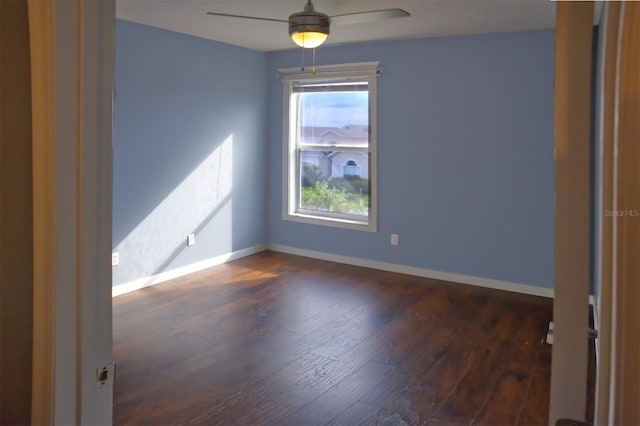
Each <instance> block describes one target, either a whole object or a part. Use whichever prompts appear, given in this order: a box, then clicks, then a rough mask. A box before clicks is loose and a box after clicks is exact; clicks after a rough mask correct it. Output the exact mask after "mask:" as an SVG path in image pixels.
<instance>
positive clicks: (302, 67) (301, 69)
mask: <svg viewBox="0 0 640 426" xmlns="http://www.w3.org/2000/svg"><path fill="white" fill-rule="evenodd" d="M300 50H301V51H302V66H301V67H300V72H304V48H303V47H301V48H300Z"/></svg>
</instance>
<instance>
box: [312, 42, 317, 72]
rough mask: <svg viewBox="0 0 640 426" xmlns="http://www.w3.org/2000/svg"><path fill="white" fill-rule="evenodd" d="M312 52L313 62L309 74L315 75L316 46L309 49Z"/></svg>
mask: <svg viewBox="0 0 640 426" xmlns="http://www.w3.org/2000/svg"><path fill="white" fill-rule="evenodd" d="M311 51H312V52H313V63H312V64H311V74H313V75H316V48H315V47H314V48H313V49H311Z"/></svg>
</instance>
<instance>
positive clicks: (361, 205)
mask: <svg viewBox="0 0 640 426" xmlns="http://www.w3.org/2000/svg"><path fill="white" fill-rule="evenodd" d="M301 201H302V207H303V208H307V209H312V210H323V211H329V212H340V213H352V214H366V213H367V211H368V209H369V195H368V194H364V195H361V194H348V193H347V191H345V190H344V189H337V188H330V187H329V183H328V182H327V181H319V182H316V184H315V185H314V186H313V187H303V188H302V200H301Z"/></svg>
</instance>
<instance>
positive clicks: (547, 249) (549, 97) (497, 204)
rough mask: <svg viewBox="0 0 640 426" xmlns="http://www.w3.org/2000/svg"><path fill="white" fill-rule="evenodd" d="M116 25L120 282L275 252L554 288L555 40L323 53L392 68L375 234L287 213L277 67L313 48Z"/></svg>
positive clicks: (381, 125) (483, 40)
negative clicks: (276, 48) (268, 48)
mask: <svg viewBox="0 0 640 426" xmlns="http://www.w3.org/2000/svg"><path fill="white" fill-rule="evenodd" d="M116 30H117V32H116V34H117V46H116V91H117V92H116V102H115V124H114V212H113V217H114V242H113V245H114V250H116V251H119V252H120V256H121V259H120V262H121V263H120V266H118V267H117V268H114V285H118V284H121V283H124V282H128V281H131V280H135V279H139V278H145V277H147V276H149V275H152V274H157V273H160V272H163V271H167V270H171V269H174V268H177V267H180V266H184V265H188V264H190V263H193V262H197V261H199V260H203V259H208V258H210V257H213V256H216V255H219V254H224V253H228V252H231V251H236V250H240V249H243V248H246V247H251V246H253V245H256V244H261V243H266V242H269V243H273V244H281V245H286V246H291V247H297V248H303V249H310V250H318V251H323V252H328V253H335V254H339V255H345V256H354V257H359V258H365V259H372V260H378V261H384V262H390V263H394V264H403V265H410V266H416V267H422V268H428V269H434V270H438V271H442V272H451V273H457V274H465V275H472V276H477V277H481V278H491V279H498V280H505V281H511V282H516V283H523V284H531V285H538V286H542V287H552V286H553V284H552V283H553V199H554V195H553V61H554V58H553V52H554V39H553V32H552V31H532V32H520V33H505V34H490V35H481V36H464V37H448V38H438V39H426V40H414V41H398V42H384V43H370V44H359V45H347V46H341V47H323V48H321V49H319V50H318V64H333V63H348V62H360V61H378V60H379V61H381V64H382V69H383V72H382V75H381V77H380V78H379V82H378V83H379V87H378V88H379V93H378V116H379V122H378V136H379V146H378V149H379V169H378V171H379V190H378V196H379V217H378V223H379V226H378V228H379V229H378V232H377V233H369V232H359V231H349V230H344V229H338V228H330V227H322V226H317V225H307V224H302V223H297V222H288V221H283V220H282V219H281V217H282V198H281V197H282V143H283V142H282V82H281V79H280V77H279V76H278V75H277V69H278V68H287V67H295V66H299V65H300V52H299V51H298V50H290V51H284V52H276V53H271V54H263V53H260V52H255V51H251V50H248V49H242V48H238V47H233V46H229V45H225V44H221V43H217V42H213V41H209V40H204V39H199V38H195V37H190V36H186V35H182V34H177V33H173V32H169V31H165V30H159V29H155V28H151V27H146V26H143V25H139V24H134V23H130V22H126V21H118V22H117V28H116ZM194 231H195V232H196V235H197V237H196V245H195V246H193V247H188V248H187V247H186V246H185V238H186V234H187V233H189V232H194ZM391 233H397V234H399V235H400V246H399V247H392V246H390V244H389V236H390V234H391Z"/></svg>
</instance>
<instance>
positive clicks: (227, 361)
mask: <svg viewBox="0 0 640 426" xmlns="http://www.w3.org/2000/svg"><path fill="white" fill-rule="evenodd" d="M257 3H258V2H248V4H250V5H251V7H247V8H246V10H244V9H242V11H244V13H245V14H248V15H251V13H253V14H254V15H257V16H263V17H278V16H286V13H280V14H278V13H277V12H276V11H275V10H274V11H271V10H269V9H270V8H274V9H281V8H282V9H283V10H285V9H286V6H288V5H289V4H290V3H291V4H292V3H293V2H282V3H283V4H284V5H280V4H275V3H276V2H274V3H273V4H271V5H270V6H259V5H257ZM391 3H393V5H392V6H393V7H396V6H398V5H399V4H400V2H389V4H391ZM404 3H406V9H407V10H408V11H412V10H413V14H412V16H411V17H402V18H397V19H389V20H388V22H385V21H381V22H379V23H375V24H366V23H364V24H354V25H349V26H344V27H339V26H332V28H331V31H332V33H331V34H330V35H329V38H328V40H327V45H326V46H321V47H319V48H317V51H316V52H315V61H316V65H317V67H318V69H317V70H316V74H313V73H311V72H310V71H311V67H312V66H314V64H313V63H312V61H313V57H312V53H313V52H311V50H303V49H300V48H296V46H295V45H293V43H292V42H291V40H290V39H289V37H288V34H287V32H286V30H287V28H286V25H283V24H280V23H273V22H266V23H265V22H256V21H248V22H247V21H246V20H243V19H242V18H230V17H221V16H214V15H204V12H228V13H231V12H233V10H234V9H232V8H231V7H230V6H228V7H227V5H225V4H224V3H216V2H212V3H210V4H207V6H206V7H205V8H204V9H203V10H202V11H200V10H199V9H197V8H195V6H194V7H192V8H187V10H185V11H179V10H177V9H176V10H174V11H173V12H174V13H176V14H177V16H174V18H173V20H168V19H167V17H168V16H169V12H170V10H169V9H167V10H163V9H162V6H160V5H158V6H156V5H155V4H154V5H153V6H151V5H150V4H147V3H133V4H129V3H123V4H122V5H120V4H118V9H117V16H120V17H122V19H119V20H118V21H117V22H116V61H115V62H116V75H115V91H116V95H115V104H114V113H115V117H114V128H113V129H114V130H113V149H114V162H113V166H114V189H113V191H114V192H113V193H114V198H113V202H114V208H113V212H114V214H113V223H114V226H113V244H114V248H113V251H114V252H115V253H117V256H118V259H117V263H118V264H117V265H116V266H114V267H113V285H114V287H113V289H114V294H116V295H117V296H116V297H115V299H114V314H113V318H114V359H115V361H116V363H117V366H118V377H117V380H116V383H115V385H114V386H115V394H114V422H115V423H116V424H127V423H130V424H158V423H164V422H166V423H168V424H178V423H188V424H253V423H255V424H274V425H276V424H360V423H364V424H376V423H379V424H422V423H424V422H428V423H443V424H468V423H482V424H544V423H546V422H547V416H548V398H549V386H550V365H551V346H550V345H549V344H548V343H547V342H546V336H547V332H548V329H549V321H550V320H551V318H552V298H551V297H552V295H553V264H554V259H553V244H554V226H553V224H554V170H553V167H554V90H553V88H554V30H553V23H554V21H553V19H550V20H547V21H544V20H543V19H542V17H545V15H544V13H547V12H551V15H550V16H551V17H552V16H553V10H554V6H553V4H551V3H548V4H539V3H538V4H536V3H535V2H534V3H529V4H526V3H525V4H521V5H517V4H508V3H507V2H498V3H492V4H491V5H492V6H491V7H495V8H496V11H501V13H504V14H505V15H508V16H509V17H508V18H507V17H506V16H505V17H504V19H503V20H502V21H500V19H498V18H496V17H495V16H494V17H492V18H491V20H493V21H494V24H493V25H495V26H494V27H492V26H490V25H489V24H487V23H485V24H484V26H483V27H482V28H483V29H482V30H478V29H476V30H475V31H482V32H483V34H474V33H473V32H474V30H473V29H466V28H465V26H463V25H460V24H458V23H456V22H455V21H453V22H450V23H447V22H443V23H441V24H442V25H443V27H446V26H447V25H450V26H451V29H444V28H443V29H442V30H441V33H440V34H437V36H435V35H434V36H432V37H426V38H425V37H422V38H419V39H409V40H391V41H388V40H384V38H385V33H386V32H389V33H391V34H392V36H391V37H393V34H395V33H394V31H396V30H397V28H398V26H399V27H402V26H406V25H417V26H418V27H420V28H422V26H421V25H420V23H419V22H418V23H416V22H414V20H419V19H421V18H422V19H424V18H425V17H424V16H423V15H421V14H420V7H421V6H419V4H418V2H404ZM404 3H403V4H404ZM438 5H439V6H438ZM295 6H298V5H297V4H295ZM322 6H325V10H328V12H327V13H329V12H331V13H335V12H336V11H339V10H340V9H339V7H340V5H338V4H337V3H336V4H333V3H331V2H326V4H324V3H322V2H318V4H317V5H316V8H317V9H318V10H321V7H322ZM350 6H351V8H350V9H349V10H358V9H363V10H368V9H380V8H381V7H380V5H378V4H377V3H375V2H370V3H367V2H360V3H358V2H353V5H350ZM431 6H432V7H433V8H436V10H437V7H441V8H443V9H445V10H443V11H439V12H440V13H446V12H447V10H446V9H447V7H453V6H455V5H453V4H449V6H447V5H446V4H441V3H432V4H431ZM398 7H399V6H398ZM491 7H489V5H486V6H481V5H477V6H474V7H472V5H471V4H470V3H467V4H465V6H464V7H461V8H460V9H456V10H457V11H458V12H459V13H466V15H465V16H468V19H470V20H472V21H473V23H470V24H469V25H468V26H469V27H470V28H475V27H474V25H477V26H478V28H479V27H481V26H482V25H481V24H482V23H483V20H484V19H486V20H489V19H490V17H489V15H491V14H493V13H494V12H496V11H493V9H492V8H491ZM155 8H158V10H155V11H150V10H149V9H155ZM331 8H333V9H331ZM476 8H477V9H476ZM510 8H513V10H510ZM528 8H530V9H528ZM428 9H429V10H432V9H431V8H428ZM290 10H291V11H295V10H297V8H296V7H293V8H292V9H290ZM196 12H198V13H199V15H198V16H199V18H200V19H202V20H203V21H205V23H206V25H205V26H204V27H203V28H202V30H203V31H205V32H206V30H207V29H208V28H209V29H210V28H211V27H214V28H215V27H216V26H241V25H245V26H246V27H242V28H243V29H244V31H241V35H244V37H245V39H246V40H245V39H239V40H236V39H232V41H231V43H232V44H233V43H235V44H240V45H242V44H243V43H244V44H248V45H249V46H256V47H255V48H246V47H238V46H236V45H232V44H229V43H223V42H220V41H217V40H215V37H214V36H210V38H214V40H211V39H206V38H203V37H194V36H193V35H191V34H196V35H198V33H197V30H198V28H199V27H194V28H189V27H188V26H186V27H184V30H183V32H187V33H191V34H183V33H181V32H176V31H179V30H180V29H182V27H181V26H180V24H179V23H180V22H181V21H180V19H181V17H182V16H183V15H188V14H190V15H194V14H196ZM284 12H286V10H285V11H284ZM450 12H453V10H451V11H450ZM528 13H529V14H534V13H536V14H537V16H535V17H534V16H529V17H527V16H526V15H527V14H528ZM510 14H513V15H510ZM541 14H542V16H540V15H541ZM416 15H418V16H416ZM515 16H519V17H520V18H522V19H523V23H522V25H526V24H525V22H524V21H527V19H528V20H529V21H531V23H530V25H532V26H533V27H532V28H533V29H528V30H518V31H513V30H512V31H509V28H511V27H510V26H515V24H514V22H513V20H514V19H515ZM127 18H129V20H128V19H127ZM547 18H548V17H547ZM154 19H155V20H154ZM163 19H165V20H163ZM193 19H195V18H193ZM432 19H435V18H432ZM536 19H537V20H538V22H536ZM134 21H138V22H134ZM541 21H542V22H546V23H551V28H544V25H545V24H541V23H540V22H541ZM160 23H166V26H167V27H168V28H169V29H172V30H174V31H169V30H167V29H165V28H157V27H159V26H161V24H160ZM596 23H597V21H596ZM146 24H149V25H146ZM535 25H539V26H540V25H542V28H535ZM372 26H373V27H375V26H380V28H379V29H378V31H374V30H375V28H372ZM424 27H425V28H426V27H427V23H425V24H424ZM515 28H518V27H517V26H516V27H515ZM520 28H523V27H520ZM263 30H264V31H268V30H273V31H274V32H276V31H277V33H278V34H276V35H273V36H272V35H271V32H267V33H266V35H264V36H261V35H260V32H261V31H263ZM221 31H222V30H221ZM446 31H450V34H448V35H446V36H444V34H446ZM465 31H469V32H471V34H467V33H465ZM212 32H213V30H212ZM247 32H248V33H247ZM333 32H335V34H334V33H333ZM244 33H247V34H244ZM362 34H365V35H369V37H372V38H373V40H375V41H368V40H366V39H365V40H362V41H360V42H350V43H347V42H345V43H339V45H337V46H336V45H332V43H330V42H332V41H333V43H336V41H335V40H333V39H332V38H334V37H335V38H338V37H341V36H342V37H346V38H348V37H353V38H354V39H355V40H360V39H359V38H358V37H362V38H364V35H362ZM204 35H205V36H206V33H204ZM232 36H233V34H232V35H229V36H228V37H232ZM270 37H274V40H273V41H272V43H273V44H272V45H270V44H269V42H270V40H269V38H270ZM396 37H397V36H396ZM265 38H266V40H265ZM280 40H282V43H283V44H282V45H279V44H277V43H276V41H280ZM594 40H595V39H594ZM339 41H340V40H339V39H338V42H339ZM272 46H273V47H272ZM281 46H282V47H281ZM283 49H284V50H283ZM262 50H266V52H264V51H262ZM303 66H304V67H306V73H305V72H304V71H303V70H302V69H301V68H302V67H303ZM332 66H336V67H340V66H342V67H343V69H342V70H341V69H339V68H338V69H334V68H332ZM349 73H351V74H349ZM351 75H352V77H349V76H351ZM371 75H373V77H371ZM323 84H324V86H323V87H322V88H321V89H320V90H318V89H317V87H318V85H323ZM314 88H316V90H314ZM289 99H290V100H289ZM292 114H295V115H296V116H295V118H292ZM374 128H375V131H373V130H374ZM291 134H293V135H294V136H291V137H289V135H291ZM289 139H295V142H290V141H289ZM374 139H375V140H374ZM367 144H368V146H367ZM374 144H375V146H374ZM298 145H301V146H303V148H298ZM361 146H365V149H364V150H361ZM363 152H364V154H363ZM290 163H291V164H290ZM323 183H326V184H327V186H326V187H324V188H323V186H322V185H323ZM341 184H345V185H342V186H340V185H341ZM363 184H364V185H363ZM363 187H364V193H365V194H366V195H368V197H367V198H368V199H365V200H363V199H362V198H360V199H355V198H356V196H357V195H356V194H355V193H356V192H358V195H360V194H362V193H363V190H362V188H363ZM323 191H324V192H323ZM341 195H342V196H343V197H345V198H347V200H341V199H340V198H339V197H340V196H341ZM314 197H315V198H314ZM320 198H324V200H321V201H318V200H316V199H320ZM290 199H291V203H290V202H289V201H290ZM341 203H342V204H341ZM358 203H360V205H365V208H364V209H360V210H358V208H359V206H358V205H356V204H358ZM290 204H293V206H291V205H290ZM327 212H329V213H334V212H335V214H333V215H331V214H329V215H326V213H327ZM189 234H193V237H191V238H193V241H188V235H189ZM191 244H193V245H191ZM237 258H242V259H237ZM234 259H237V260H234ZM224 261H226V262H228V263H226V264H224V265H221V266H213V265H215V264H217V263H222V262H224ZM152 284H153V285H152ZM155 284H157V285H155ZM469 284H470V285H469ZM141 287H145V288H143V289H141V290H137V289H139V288H141ZM132 290H134V291H132ZM591 356H593V353H591ZM593 377H594V376H593V372H592V374H591V380H593ZM592 394H593V387H591V395H592ZM585 398H587V396H586V395H585ZM592 402H593V401H592V400H591V401H590V402H589V405H590V406H589V407H588V409H590V410H591V412H592V410H593V405H592ZM590 416H592V414H590Z"/></svg>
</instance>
